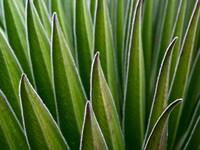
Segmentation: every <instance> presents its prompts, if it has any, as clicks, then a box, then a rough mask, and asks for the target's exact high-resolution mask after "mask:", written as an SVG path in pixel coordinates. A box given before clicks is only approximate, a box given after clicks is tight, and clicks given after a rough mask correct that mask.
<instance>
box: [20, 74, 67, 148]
mask: <svg viewBox="0 0 200 150" xmlns="http://www.w3.org/2000/svg"><path fill="white" fill-rule="evenodd" d="M20 98H21V106H22V114H23V119H24V120H23V122H24V129H26V133H27V137H28V141H29V144H30V146H31V148H32V149H59V150H62V149H65V150H66V149H69V147H68V145H67V143H66V141H65V139H64V137H63V136H62V134H61V132H60V129H59V128H58V126H57V124H56V122H55V121H54V119H53V117H52V115H51V114H50V112H49V110H48V109H47V107H46V106H45V105H44V103H43V102H42V100H41V99H40V97H39V96H38V95H37V93H36V91H35V90H34V89H33V87H32V86H31V84H30V82H29V81H28V79H27V77H26V75H24V74H23V75H22V78H21V82H20Z"/></svg>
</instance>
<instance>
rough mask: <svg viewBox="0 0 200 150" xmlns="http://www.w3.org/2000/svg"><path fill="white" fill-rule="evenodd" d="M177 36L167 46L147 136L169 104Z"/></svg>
mask: <svg viewBox="0 0 200 150" xmlns="http://www.w3.org/2000/svg"><path fill="white" fill-rule="evenodd" d="M176 41H177V38H174V39H173V41H172V42H171V43H170V45H169V47H168V48H167V50H166V52H165V55H164V57H163V61H162V64H161V67H160V71H159V75H158V79H157V84H156V89H155V94H154V99H153V103H152V107H151V112H150V115H149V122H148V127H147V132H146V137H148V136H149V133H150V131H151V130H152V128H153V126H154V124H155V123H156V121H157V120H158V118H159V117H160V115H161V114H162V112H163V110H164V109H165V107H166V106H167V100H168V90H169V77H170V65H171V56H172V53H173V48H174V46H175V43H176Z"/></svg>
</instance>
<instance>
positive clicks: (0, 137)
mask: <svg viewBox="0 0 200 150" xmlns="http://www.w3.org/2000/svg"><path fill="white" fill-rule="evenodd" d="M16 137H17V138H16ZM0 144H1V149H13V150H14V149H16V150H17V149H24V150H28V149H29V145H28V143H27V139H26V137H25V134H24V131H23V130H22V128H21V125H20V124H19V122H18V119H17V118H16V116H15V114H14V112H13V110H12V108H11V107H10V105H9V103H8V101H7V99H6V97H5V96H4V94H3V92H2V91H1V90H0Z"/></svg>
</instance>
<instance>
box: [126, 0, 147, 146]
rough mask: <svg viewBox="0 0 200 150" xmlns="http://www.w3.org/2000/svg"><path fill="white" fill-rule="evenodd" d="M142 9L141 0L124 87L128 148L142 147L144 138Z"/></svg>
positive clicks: (134, 20)
mask: <svg viewBox="0 0 200 150" xmlns="http://www.w3.org/2000/svg"><path fill="white" fill-rule="evenodd" d="M141 9H142V1H140V0H139V1H138V3H137V5H136V9H135V12H134V17H133V18H134V19H133V23H132V27H131V28H132V29H131V35H130V36H131V38H130V39H131V41H130V43H129V50H128V58H127V59H128V66H127V72H126V79H125V80H126V83H125V89H124V90H125V91H124V94H125V96H124V98H125V99H124V108H123V118H124V120H123V130H124V134H125V142H126V147H127V148H128V149H133V148H135V149H141V147H142V142H143V138H144V114H145V108H144V107H145V85H144V84H145V77H144V60H143V59H144V58H143V50H142V39H141ZM134 135H137V136H134Z"/></svg>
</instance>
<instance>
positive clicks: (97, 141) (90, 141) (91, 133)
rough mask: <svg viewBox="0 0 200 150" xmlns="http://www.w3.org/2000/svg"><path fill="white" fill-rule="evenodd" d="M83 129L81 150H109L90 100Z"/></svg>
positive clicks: (87, 104) (86, 107) (86, 108)
mask: <svg viewBox="0 0 200 150" xmlns="http://www.w3.org/2000/svg"><path fill="white" fill-rule="evenodd" d="M84 118H85V119H84V123H83V129H82V134H81V144H80V150H88V149H101V150H107V149H108V148H107V145H106V143H105V139H104V137H103V134H102V132H101V129H100V127H99V124H98V122H97V120H96V117H95V115H94V112H93V110H92V106H91V103H90V102H89V101H88V102H87V103H86V106H85V117H84Z"/></svg>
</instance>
